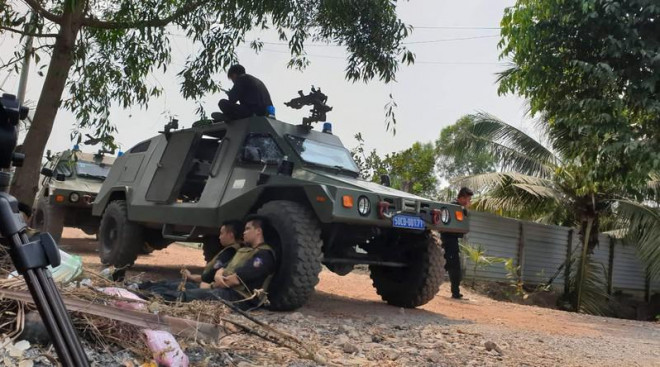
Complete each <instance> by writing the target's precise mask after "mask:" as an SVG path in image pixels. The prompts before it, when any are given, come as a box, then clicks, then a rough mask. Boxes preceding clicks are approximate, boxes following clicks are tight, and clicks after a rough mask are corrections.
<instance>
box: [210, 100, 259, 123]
mask: <svg viewBox="0 0 660 367" xmlns="http://www.w3.org/2000/svg"><path fill="white" fill-rule="evenodd" d="M218 106H219V107H220V111H222V115H223V116H222V117H214V118H213V119H214V121H215V120H217V121H233V120H240V119H244V118H246V117H250V116H252V115H254V112H252V111H251V110H250V109H248V108H247V107H243V105H240V104H236V103H231V102H229V101H228V100H226V99H221V100H220V102H218Z"/></svg>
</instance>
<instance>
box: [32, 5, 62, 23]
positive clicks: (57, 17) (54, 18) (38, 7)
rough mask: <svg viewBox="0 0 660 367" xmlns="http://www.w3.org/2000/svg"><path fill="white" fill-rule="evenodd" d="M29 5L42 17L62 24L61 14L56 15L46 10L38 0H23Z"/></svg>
mask: <svg viewBox="0 0 660 367" xmlns="http://www.w3.org/2000/svg"><path fill="white" fill-rule="evenodd" d="M23 2H25V3H26V4H27V5H28V6H29V7H31V8H32V9H33V10H34V11H36V12H37V13H38V14H39V15H41V16H42V17H44V18H46V19H48V20H50V21H51V22H53V23H57V24H60V22H61V21H62V16H61V15H55V14H53V13H51V12H49V11H48V10H46V9H45V8H44V7H43V6H42V5H41V3H40V2H39V1H38V0H23Z"/></svg>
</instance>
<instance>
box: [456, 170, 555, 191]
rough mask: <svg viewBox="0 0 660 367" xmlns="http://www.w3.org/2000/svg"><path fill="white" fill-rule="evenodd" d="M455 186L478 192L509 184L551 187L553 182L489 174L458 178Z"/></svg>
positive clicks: (529, 177) (542, 179)
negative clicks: (470, 188) (469, 188)
mask: <svg viewBox="0 0 660 367" xmlns="http://www.w3.org/2000/svg"><path fill="white" fill-rule="evenodd" d="M451 183H452V184H454V185H461V186H469V187H472V188H474V189H476V190H478V191H483V190H488V189H492V188H495V187H501V186H505V185H509V184H524V185H534V186H548V187H549V186H551V185H552V181H551V180H548V179H545V178H541V177H536V176H530V175H525V174H522V173H518V172H488V173H480V174H478V175H471V176H463V177H458V178H456V179H454V180H452V181H451Z"/></svg>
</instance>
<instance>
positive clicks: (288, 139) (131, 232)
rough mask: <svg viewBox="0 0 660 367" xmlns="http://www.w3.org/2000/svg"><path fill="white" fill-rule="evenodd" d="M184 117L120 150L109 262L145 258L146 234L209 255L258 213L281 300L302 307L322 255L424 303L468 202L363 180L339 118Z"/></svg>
mask: <svg viewBox="0 0 660 367" xmlns="http://www.w3.org/2000/svg"><path fill="white" fill-rule="evenodd" d="M176 125H177V124H176V123H175V124H168V126H167V128H166V129H165V131H164V132H161V134H160V135H158V136H156V137H153V138H151V139H149V140H145V141H143V142H141V143H139V144H137V145H136V146H134V147H133V148H131V149H130V150H128V151H127V152H126V153H125V154H124V155H123V156H122V157H120V158H118V159H117V161H116V162H115V164H114V166H113V168H112V170H111V171H110V174H109V176H108V178H107V180H106V181H105V182H104V184H103V187H102V188H101V191H100V193H99V195H98V196H97V197H96V201H95V202H94V208H93V214H94V215H95V216H102V220H101V228H100V233H99V240H100V253H101V259H102V261H103V262H104V263H106V264H112V265H115V266H124V265H127V264H131V263H133V262H134V261H135V260H136V258H137V256H138V254H139V252H140V248H142V244H143V243H144V242H147V243H149V245H150V247H152V248H156V249H158V248H164V247H165V246H167V245H168V244H170V243H171V242H173V241H189V242H202V243H203V244H204V252H205V255H206V258H207V259H208V258H209V256H212V254H213V253H214V252H215V251H217V249H218V246H219V244H218V239H217V233H218V229H219V227H220V225H221V223H222V222H223V221H225V220H229V219H242V218H244V217H245V216H246V215H248V214H252V213H258V214H260V215H263V216H266V217H268V218H269V220H270V224H271V225H272V231H270V232H271V233H270V234H269V233H268V232H267V233H266V234H267V237H266V240H267V242H268V243H269V244H270V245H271V246H273V247H274V248H275V249H276V252H277V261H278V270H277V272H276V274H275V276H274V278H273V280H272V282H271V284H270V287H269V289H268V290H267V291H268V297H269V301H270V306H271V308H273V309H279V310H290V309H295V308H298V307H300V306H302V305H303V304H304V303H305V302H306V301H307V299H308V297H309V296H310V294H311V293H312V292H313V290H314V287H315V285H316V284H317V283H318V281H319V278H318V275H319V272H320V271H321V265H322V264H324V265H326V266H327V268H328V269H330V270H331V271H333V272H335V273H338V274H341V275H345V274H348V273H349V272H350V271H351V270H352V269H353V267H354V265H356V264H367V265H369V267H370V273H371V278H372V279H373V284H374V287H375V288H376V290H377V292H378V294H380V296H381V297H382V298H383V299H384V300H385V301H387V302H388V303H389V304H392V305H396V306H401V307H416V306H420V305H423V304H425V303H426V302H428V301H429V300H431V299H432V298H433V297H434V296H435V294H436V293H437V291H438V287H439V286H440V284H441V283H442V281H443V278H444V267H443V266H444V259H443V256H442V255H443V252H442V248H441V247H440V244H439V236H438V235H437V231H447V232H457V233H465V232H467V231H468V227H469V226H468V218H467V216H466V213H465V211H464V210H463V208H462V207H460V206H456V205H452V204H447V203H440V202H434V201H431V200H428V199H425V198H422V197H419V196H415V195H411V194H408V193H406V192H401V191H397V190H394V189H392V188H390V187H387V186H383V185H379V184H376V183H373V182H367V181H364V180H361V179H360V178H359V177H358V176H359V173H358V168H357V166H356V164H355V163H354V161H353V159H352V157H351V154H350V152H349V151H348V150H347V149H346V148H345V147H344V146H343V145H342V143H341V141H340V140H339V138H338V137H337V136H335V135H333V134H332V133H331V131H330V130H331V128H330V126H328V124H325V125H324V130H323V132H321V131H317V130H314V129H312V127H311V126H310V125H311V123H310V122H309V121H307V123H304V124H303V125H293V124H289V123H285V122H282V121H278V120H276V119H274V118H269V117H251V118H247V119H243V120H237V121H232V122H227V123H225V122H218V123H211V124H207V125H204V126H198V127H193V128H188V129H182V130H179V131H172V128H173V127H176ZM156 256H157V255H156Z"/></svg>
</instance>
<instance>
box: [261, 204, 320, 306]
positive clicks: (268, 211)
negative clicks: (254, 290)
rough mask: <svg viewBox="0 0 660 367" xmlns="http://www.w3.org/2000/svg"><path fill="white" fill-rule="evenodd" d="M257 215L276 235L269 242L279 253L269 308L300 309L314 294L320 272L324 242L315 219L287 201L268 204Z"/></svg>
mask: <svg viewBox="0 0 660 367" xmlns="http://www.w3.org/2000/svg"><path fill="white" fill-rule="evenodd" d="M257 213H258V214H259V215H263V216H265V217H267V218H268V219H269V220H270V223H271V225H272V226H273V229H274V230H275V231H276V234H275V236H273V237H274V238H272V239H270V238H268V236H267V238H266V242H269V244H270V245H272V246H273V247H274V248H275V249H276V252H277V262H278V265H279V266H278V270H277V271H276V273H275V276H274V277H273V280H272V282H271V283H270V287H269V289H268V300H269V301H270V308H271V309H273V310H294V309H296V308H299V307H301V306H302V305H304V304H305V302H307V299H308V298H309V296H310V295H311V294H312V293H313V292H314V287H315V286H316V284H317V283H318V282H319V273H320V272H321V256H322V253H321V247H322V246H323V241H322V240H321V227H320V225H319V222H318V220H317V219H316V215H315V214H314V212H312V211H311V210H310V209H309V208H308V207H306V206H305V205H302V204H299V203H296V202H292V201H284V200H278V201H271V202H268V203H266V204H264V205H263V206H262V207H261V208H260V209H259V210H258V212H257ZM266 235H268V233H266Z"/></svg>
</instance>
